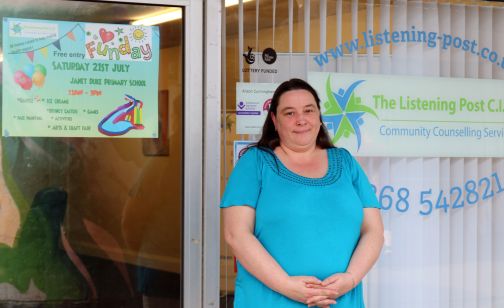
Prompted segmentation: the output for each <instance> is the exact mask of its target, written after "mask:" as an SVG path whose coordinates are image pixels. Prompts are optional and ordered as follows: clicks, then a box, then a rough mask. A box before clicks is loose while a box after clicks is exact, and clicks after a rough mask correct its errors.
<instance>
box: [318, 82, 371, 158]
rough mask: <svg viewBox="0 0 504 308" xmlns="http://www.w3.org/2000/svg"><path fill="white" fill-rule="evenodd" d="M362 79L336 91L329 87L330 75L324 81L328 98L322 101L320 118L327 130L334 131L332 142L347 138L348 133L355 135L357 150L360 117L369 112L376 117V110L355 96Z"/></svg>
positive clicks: (359, 134) (358, 147)
mask: <svg viewBox="0 0 504 308" xmlns="http://www.w3.org/2000/svg"><path fill="white" fill-rule="evenodd" d="M363 82H364V80H357V81H356V82H354V83H352V84H351V85H350V86H349V87H348V88H347V89H346V90H345V89H343V88H340V89H339V90H338V92H337V93H335V92H333V91H332V89H331V80H330V77H328V78H327V82H326V95H327V98H328V100H327V101H326V102H324V107H325V112H324V113H323V114H322V119H323V121H324V123H325V124H326V126H327V129H328V130H332V131H334V136H333V139H332V142H333V143H334V144H336V142H338V140H339V139H340V138H341V137H343V136H344V137H345V138H348V137H350V135H352V134H355V135H356V136H357V150H359V149H360V146H361V139H362V138H361V132H360V126H362V125H363V124H364V120H363V119H362V117H363V116H364V114H366V113H369V114H372V115H373V116H375V117H376V118H378V115H377V114H376V112H375V111H374V110H373V109H372V108H370V107H368V106H365V105H362V104H361V99H360V97H358V96H356V95H355V93H354V90H355V89H356V88H357V86H359V85H360V84H361V83H363Z"/></svg>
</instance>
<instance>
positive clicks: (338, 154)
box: [327, 147, 353, 165]
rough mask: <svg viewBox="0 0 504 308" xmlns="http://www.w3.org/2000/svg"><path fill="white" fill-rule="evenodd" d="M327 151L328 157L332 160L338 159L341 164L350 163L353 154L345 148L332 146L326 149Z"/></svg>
mask: <svg viewBox="0 0 504 308" xmlns="http://www.w3.org/2000/svg"><path fill="white" fill-rule="evenodd" d="M327 152H328V153H330V154H329V157H332V158H333V159H334V160H336V161H338V162H339V163H340V164H343V165H351V164H352V160H353V156H352V154H351V153H350V152H349V151H348V150H347V149H345V148H341V147H334V148H329V149H327Z"/></svg>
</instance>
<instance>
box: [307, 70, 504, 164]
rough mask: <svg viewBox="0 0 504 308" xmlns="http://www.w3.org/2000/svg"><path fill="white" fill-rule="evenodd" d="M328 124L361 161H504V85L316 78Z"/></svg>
mask: <svg viewBox="0 0 504 308" xmlns="http://www.w3.org/2000/svg"><path fill="white" fill-rule="evenodd" d="M308 80H309V83H310V84H311V85H312V86H313V87H314V88H315V89H316V90H317V92H318V93H319V96H320V99H321V108H322V116H323V121H324V123H325V124H326V127H327V128H328V130H329V133H330V134H331V137H332V138H333V142H334V143H335V144H336V145H337V146H342V147H345V148H347V149H348V150H350V151H351V152H352V153H353V154H355V155H357V156H385V157H394V156H395V157H504V81H502V80H483V79H457V78H426V77H406V76H383V75H355V74H337V73H326V72H324V73H319V72H311V73H309V77H308Z"/></svg>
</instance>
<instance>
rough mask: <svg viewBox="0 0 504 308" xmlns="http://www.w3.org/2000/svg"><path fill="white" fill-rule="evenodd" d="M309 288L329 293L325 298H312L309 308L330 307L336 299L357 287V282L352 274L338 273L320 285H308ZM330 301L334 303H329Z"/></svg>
mask: <svg viewBox="0 0 504 308" xmlns="http://www.w3.org/2000/svg"><path fill="white" fill-rule="evenodd" d="M307 287H308V288H313V289H319V290H326V291H328V293H326V294H327V296H326V297H325V298H322V297H319V296H312V297H310V298H309V299H308V300H307V302H306V303H307V304H308V306H318V307H328V306H329V305H331V304H334V303H335V302H336V299H337V298H338V297H340V296H342V295H343V294H345V293H347V292H348V291H350V290H352V289H353V288H354V287H355V280H354V278H353V276H352V274H351V273H337V274H334V275H332V276H330V277H328V278H326V279H325V280H324V281H322V282H321V283H320V284H311V283H310V284H308V285H307ZM329 300H332V301H333V302H331V303H329Z"/></svg>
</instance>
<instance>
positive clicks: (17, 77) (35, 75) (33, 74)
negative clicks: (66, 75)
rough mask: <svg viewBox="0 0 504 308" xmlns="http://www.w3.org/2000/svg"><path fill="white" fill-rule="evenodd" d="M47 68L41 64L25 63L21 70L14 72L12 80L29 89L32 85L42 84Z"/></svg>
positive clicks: (39, 85) (40, 85) (41, 85)
mask: <svg viewBox="0 0 504 308" xmlns="http://www.w3.org/2000/svg"><path fill="white" fill-rule="evenodd" d="M46 75H47V69H46V68H45V66H43V65H42V64H37V65H33V64H31V63H29V64H26V65H25V66H24V67H23V69H22V70H18V71H17V72H15V73H14V81H15V82H16V83H17V84H18V85H19V86H20V87H21V88H22V89H23V90H30V89H31V88H32V86H33V85H35V86H37V87H39V88H41V87H43V86H44V83H45V79H46Z"/></svg>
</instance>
